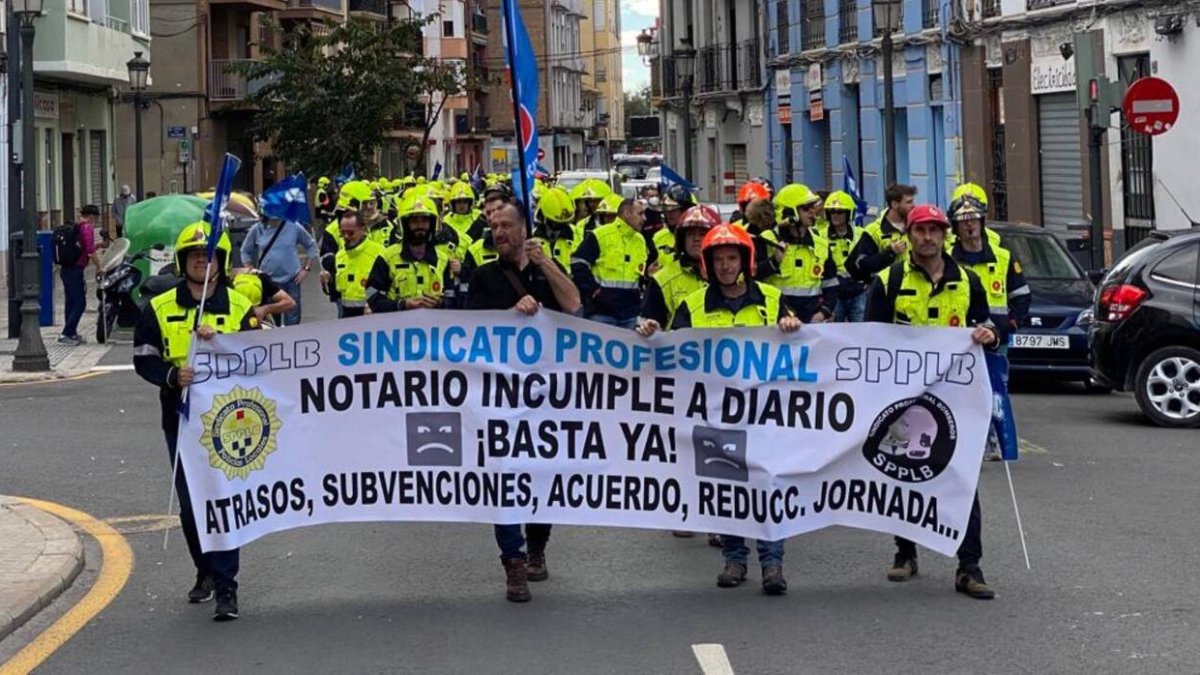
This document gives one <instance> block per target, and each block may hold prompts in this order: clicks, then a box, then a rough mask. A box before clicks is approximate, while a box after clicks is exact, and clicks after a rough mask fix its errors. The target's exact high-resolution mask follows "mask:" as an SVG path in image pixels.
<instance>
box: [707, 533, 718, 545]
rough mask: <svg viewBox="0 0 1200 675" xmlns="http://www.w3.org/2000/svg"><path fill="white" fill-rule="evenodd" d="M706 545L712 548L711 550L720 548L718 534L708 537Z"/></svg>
mask: <svg viewBox="0 0 1200 675" xmlns="http://www.w3.org/2000/svg"><path fill="white" fill-rule="evenodd" d="M708 545H709V546H712V547H713V548H721V535H719V534H710V535H708Z"/></svg>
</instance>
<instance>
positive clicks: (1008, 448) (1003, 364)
mask: <svg viewBox="0 0 1200 675" xmlns="http://www.w3.org/2000/svg"><path fill="white" fill-rule="evenodd" d="M983 357H984V358H985V359H987V369H988V378H989V379H990V380H991V382H992V430H991V432H990V433H989V434H988V436H989V437H991V435H992V434H995V436H996V440H997V441H998V442H999V444H1000V456H1001V457H1003V458H1004V459H1005V460H1014V459H1016V458H1017V445H1018V440H1017V419H1016V417H1014V416H1013V407H1012V399H1011V398H1009V396H1008V357H1007V356H1005V355H1003V354H997V353H995V352H990V351H985V352H984V353H983Z"/></svg>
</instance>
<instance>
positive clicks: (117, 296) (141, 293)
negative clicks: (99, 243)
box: [96, 238, 178, 344]
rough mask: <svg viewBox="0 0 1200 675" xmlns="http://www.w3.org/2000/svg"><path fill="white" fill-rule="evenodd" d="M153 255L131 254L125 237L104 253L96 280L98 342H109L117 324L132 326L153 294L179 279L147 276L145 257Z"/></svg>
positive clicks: (119, 325)
mask: <svg viewBox="0 0 1200 675" xmlns="http://www.w3.org/2000/svg"><path fill="white" fill-rule="evenodd" d="M151 250H153V249H151ZM150 258H151V255H150V251H143V252H140V253H136V254H134V255H133V256H130V255H129V240H128V239H124V238H121V239H117V240H116V241H114V242H113V243H112V245H111V246H109V247H108V250H107V251H105V252H104V255H103V256H101V258H100V273H99V278H98V281H97V284H96V296H97V297H98V298H99V300H100V317H99V319H98V320H97V321H96V342H97V343H100V344H103V343H105V342H107V341H108V339H109V338H110V337H112V333H113V331H114V330H115V329H116V328H118V327H119V328H133V326H134V325H136V324H137V321H138V317H140V316H141V315H142V310H143V309H145V307H146V303H147V302H149V301H150V298H153V297H154V296H156V295H158V294H159V293H162V292H163V291H165V290H167V289H169V288H171V287H172V286H174V285H175V283H176V282H177V281H178V277H176V276H174V275H173V274H169V273H167V274H155V275H152V276H149V277H145V275H144V274H143V272H142V269H144V268H146V267H147V263H146V261H147V260H149V259H150ZM139 263H140V264H139ZM143 279H145V282H144V283H143Z"/></svg>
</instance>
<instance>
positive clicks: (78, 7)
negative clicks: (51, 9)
mask: <svg viewBox="0 0 1200 675" xmlns="http://www.w3.org/2000/svg"><path fill="white" fill-rule="evenodd" d="M67 11H68V12H71V13H72V14H82V15H84V16H87V13H88V4H87V0H67Z"/></svg>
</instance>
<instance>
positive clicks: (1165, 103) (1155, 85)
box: [1121, 77, 1179, 136]
mask: <svg viewBox="0 0 1200 675" xmlns="http://www.w3.org/2000/svg"><path fill="white" fill-rule="evenodd" d="M1121 109H1122V111H1123V112H1124V113H1125V120H1126V121H1127V122H1129V128H1131V129H1133V130H1134V131H1136V132H1138V133H1142V134H1150V135H1151V136H1157V135H1159V134H1161V133H1165V132H1167V131H1170V130H1171V127H1173V126H1175V120H1177V119H1179V94H1176V93H1175V88H1174V87H1172V86H1171V84H1170V83H1169V82H1167V81H1166V80H1164V79H1162V78H1159V77H1143V78H1141V79H1140V80H1137V81H1136V82H1134V83H1133V84H1131V85H1129V89H1127V90H1125V100H1124V102H1123V103H1122V105H1121Z"/></svg>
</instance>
